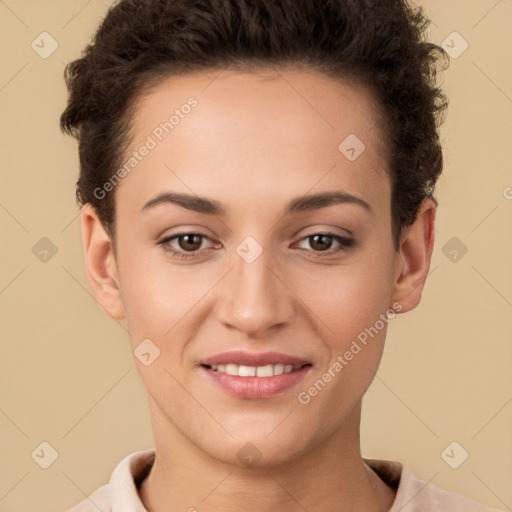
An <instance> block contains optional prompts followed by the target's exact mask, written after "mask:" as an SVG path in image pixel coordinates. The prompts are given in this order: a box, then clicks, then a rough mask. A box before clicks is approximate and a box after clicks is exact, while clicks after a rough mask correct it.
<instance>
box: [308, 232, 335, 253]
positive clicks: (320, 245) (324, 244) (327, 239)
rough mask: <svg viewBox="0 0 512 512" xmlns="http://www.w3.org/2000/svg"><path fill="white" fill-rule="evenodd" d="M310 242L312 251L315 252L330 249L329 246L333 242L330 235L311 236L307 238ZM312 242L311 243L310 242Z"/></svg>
mask: <svg viewBox="0 0 512 512" xmlns="http://www.w3.org/2000/svg"><path fill="white" fill-rule="evenodd" d="M308 239H309V240H310V245H311V247H312V248H313V249H315V250H317V251H325V250H327V249H330V246H331V244H332V241H333V237H332V236H331V235H321V234H319V235H311V236H309V237H308ZM311 240H312V242H311Z"/></svg>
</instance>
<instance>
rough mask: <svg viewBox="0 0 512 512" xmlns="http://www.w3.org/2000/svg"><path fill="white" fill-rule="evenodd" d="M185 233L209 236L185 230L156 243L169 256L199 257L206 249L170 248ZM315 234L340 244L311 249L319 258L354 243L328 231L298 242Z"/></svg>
mask: <svg viewBox="0 0 512 512" xmlns="http://www.w3.org/2000/svg"><path fill="white" fill-rule="evenodd" d="M187 235H196V236H200V237H202V239H208V240H209V237H208V236H206V235H203V234H202V233H194V232H187V233H178V234H176V235H172V236H168V237H166V238H164V239H162V240H160V241H159V242H158V245H161V246H162V248H163V250H164V251H165V252H166V253H168V254H170V255H171V257H178V258H181V259H183V260H188V259H193V258H199V257H201V256H202V253H203V252H204V251H206V250H207V249H202V250H198V251H194V252H188V253H187V252H183V251H177V250H175V249H172V248H171V247H170V246H169V245H168V244H169V242H171V241H172V240H175V239H179V238H182V237H184V236H187ZM317 235H321V236H327V237H330V238H332V239H333V240H335V241H336V242H338V243H339V244H340V245H341V248H339V249H336V250H330V249H328V250H325V251H315V250H312V251H313V252H314V253H315V256H316V257H319V258H322V257H328V256H333V255H334V254H337V253H340V252H343V251H346V250H347V249H349V248H351V247H353V246H354V244H355V241H354V240H353V239H351V238H345V237H343V236H340V235H337V234H335V233H329V232H327V233H326V232H319V233H313V234H311V235H308V236H305V237H303V238H301V240H300V242H302V241H303V240H307V239H310V238H313V237H314V236H317ZM302 250H308V249H302Z"/></svg>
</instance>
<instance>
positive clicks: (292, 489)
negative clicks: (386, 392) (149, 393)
mask: <svg viewBox="0 0 512 512" xmlns="http://www.w3.org/2000/svg"><path fill="white" fill-rule="evenodd" d="M355 409H356V410H355V411H354V413H353V417H351V418H349V420H348V421H347V425H344V427H347V428H344V429H343V430H341V429H340V430H339V431H337V432H334V433H333V435H331V436H330V437H329V438H328V439H326V440H324V441H323V443H322V444H321V445H319V446H316V447H314V448H312V449H311V450H310V451H309V452H307V453H304V454H302V455H300V456H298V457H297V458H295V459H293V460H292V461H289V462H285V463H282V464H276V465H273V466H266V467H258V466H253V467H246V466H240V465H232V464H226V463H224V462H222V461H219V460H217V459H214V458H212V457H210V456H209V455H208V454H205V452H204V451H202V450H200V449H199V448H198V447H197V446H196V445H194V444H192V443H191V442H190V441H189V440H188V439H186V438H185V437H184V436H183V435H182V434H181V433H180V432H179V431H177V430H176V429H175V428H174V426H172V425H171V424H170V423H169V422H168V421H166V420H164V419H163V418H160V420H159V421H153V430H154V438H155V449H156V457H155V462H154V464H153V467H152V469H151V471H150V473H149V475H148V476H147V477H146V478H145V479H144V481H143V482H142V484H141V486H140V489H139V493H140V497H141V500H142V502H143V503H144V506H145V508H146V509H147V510H148V512H175V511H189V512H197V511H200V512H216V511H218V510H223V511H224V512H235V511H239V510H244V511H246V512H260V511H261V510H264V509H268V510H287V511H289V512H295V511H297V512H303V511H304V510H310V511H313V510H318V509H321V510H330V511H336V510H340V511H341V510H343V511H344V512H352V511H354V512H355V511H360V510H365V511H366V512H387V511H388V510H389V509H390V507H391V506H392V503H393V501H394V498H395V492H394V491H393V490H392V489H391V488H390V487H389V486H387V485H386V484H385V483H384V482H383V481H382V480H381V479H380V478H379V476H378V475H377V474H376V473H375V472H374V471H373V470H371V469H370V468H369V467H368V466H367V465H366V464H365V463H364V461H363V459H362V457H361V454H360V443H359V421H360V412H361V410H360V405H359V407H356V408H355ZM153 419H155V417H154V416H153ZM354 427H355V428H354Z"/></svg>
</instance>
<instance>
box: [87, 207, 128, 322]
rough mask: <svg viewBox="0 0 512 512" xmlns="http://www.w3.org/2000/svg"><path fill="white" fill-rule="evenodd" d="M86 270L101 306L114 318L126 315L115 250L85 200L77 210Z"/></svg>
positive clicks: (94, 211)
mask: <svg viewBox="0 0 512 512" xmlns="http://www.w3.org/2000/svg"><path fill="white" fill-rule="evenodd" d="M80 219H81V228H82V244H83V248H84V259H85V270H86V272H87V278H88V280H89V284H90V286H91V288H92V290H93V292H94V295H95V297H96V301H97V302H98V304H99V306H100V307H101V309H102V310H103V311H104V312H105V313H106V314H107V315H109V316H111V317H112V318H114V319H116V320H121V319H123V318H125V314H124V309H123V304H122V301H121V296H120V289H119V276H118V272H117V265H116V261H115V258H114V251H113V248H112V242H111V240H110V237H109V235H108V234H107V232H106V231H105V228H104V227H103V225H102V223H101V221H100V219H99V217H98V214H97V213H96V210H95V209H94V207H93V206H92V205H90V204H86V205H84V206H83V207H82V209H81V213H80Z"/></svg>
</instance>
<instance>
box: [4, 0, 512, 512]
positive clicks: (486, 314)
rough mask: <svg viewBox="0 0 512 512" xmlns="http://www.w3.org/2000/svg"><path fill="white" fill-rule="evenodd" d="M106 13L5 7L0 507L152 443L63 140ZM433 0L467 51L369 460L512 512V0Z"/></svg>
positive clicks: (54, 505) (367, 419)
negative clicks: (429, 257)
mask: <svg viewBox="0 0 512 512" xmlns="http://www.w3.org/2000/svg"><path fill="white" fill-rule="evenodd" d="M107 5H108V2H102V1H100V0H89V1H87V0H80V1H78V0H76V1H75V0H46V1H44V2H41V1H36V0H32V1H29V0H2V1H0V16H1V26H0V38H1V41H0V43H1V48H2V50H1V52H2V69H1V72H0V104H1V109H2V116H1V155H0V159H1V169H2V177H1V189H0V227H1V233H2V237H1V240H2V252H1V255H0V312H1V329H2V340H1V343H2V344H1V351H2V352H1V357H0V375H1V381H0V382H1V398H0V409H1V410H0V432H1V436H0V450H1V452H0V453H1V469H0V475H1V476H0V510H1V511H10V512H17V511H24V512H25V511H33V510H37V511H39V512H50V511H59V510H63V509H65V508H66V507H68V506H70V505H72V504H74V503H76V502H78V501H80V500H82V499H83V498H84V497H85V496H86V495H87V494H89V493H91V492H92V491H93V490H95V489H96V488H97V487H99V486H100V485H102V484H103V483H106V482H107V481H108V479H109V477H110V474H111V472H112V470H113V468H114V467H115V466H116V465H117V463H118V462H119V461H120V460H121V459H122V458H123V457H124V456H126V455H127V454H129V453H131V452H132V451H135V450H138V449H143V448H147V447H150V446H152V434H151V430H150V422H149V416H148V409H147V405H146V401H145V392H144V390H143V388H142V385H141V383H140V382H139V378H138V375H137V373H136V370H135V365H134V362H133V361H132V354H131V352H130V349H129V344H128V340H127V334H126V332H125V330H124V326H123V323H122V322H120V323H116V322H115V321H113V320H111V319H109V318H108V317H106V316H105V315H104V314H103V313H102V312H101V311H100V309H99V308H98V307H97V305H96V304H95V302H94V299H93V297H92V295H91V293H90V291H89V288H88V284H87V280H86V275H85V271H84V265H83V254H82V247H81V240H80V231H79V222H78V217H77V214H78V209H77V206H76V204H75V200H74V184H75V181H76V178H77V172H78V168H77V161H78V159H77V151H76V144H75V142H74V141H73V140H72V139H71V138H68V137H65V136H63V135H61V134H60V132H59V129H58V116H59V115H60V113H61V112H62V110H63V108H64V106H65V100H66V91H65V86H64V82H63V79H62V72H63V69H64V64H65V63H67V62H69V61H70V60H72V59H74V58H76V57H77V56H78V55H79V52H80V49H81V48H82V47H83V46H84V45H85V43H86V42H87V41H88V40H89V37H90V36H91V34H92V33H93V31H94V29H95V27H96V25H97V23H98V22H99V20H100V19H101V16H102V14H103V13H104V11H105V9H106V8H107ZM423 5H425V7H426V8H427V12H428V13H429V14H430V16H431V17H432V20H433V25H432V26H431V29H430V37H431V39H432V40H433V41H435V42H437V43H441V42H442V41H444V40H445V39H446V38H447V36H448V35H449V34H451V33H452V32H453V31H457V32H458V33H459V34H460V35H461V36H462V37H463V38H464V39H465V40H466V41H467V42H468V44H469V47H468V49H467V50H466V51H465V52H464V53H463V54H462V55H460V56H459V57H458V58H456V59H455V58H454V59H452V61H451V67H450V69H449V71H448V72H446V73H445V74H444V78H443V85H444V87H445V89H446V91H447V93H448V95H449V97H450V100H451V104H450V109H449V112H448V116H447V119H446V123H445V125H444V127H443V130H442V139H443V143H444V147H445V160H446V166H445V173H444V176H443V178H442V179H441V181H440V183H439V187H438V194H437V197H438V199H439V201H440V207H439V210H438V224H437V240H436V248H435V252H434V257H433V262H432V267H431V276H430V277H429V280H428V282H427V285H426V288H425V292H424V296H423V301H422V304H421V305H420V307H419V308H418V309H416V310H415V311H413V312H411V313H408V314H406V315H401V316H399V317H398V319H397V320H396V321H394V322H393V323H392V325H391V326H390V330H389V335H388V342H387V347H386V350H385V353H384V358H383V361H382V365H381V368H380V371H379V373H378V376H377V378H376V379H375V381H374V383H373V384H372V386H371V388H370V391H369V393H368V395H367V396H366V399H365V403H366V409H365V411H364V417H363V429H362V439H363V455H364V456H366V457H373V458H390V459H397V460H401V461H403V462H404V463H406V464H407V465H409V467H410V468H411V469H412V470H413V471H414V472H415V473H416V475H417V476H419V477H421V478H423V479H425V480H427V481H431V482H432V483H434V484H436V485H438V486H440V487H443V488H446V489H449V490H453V491H458V492H460V493H463V494H466V495H468V496H471V497H473V498H475V499H478V500H480V501H483V502H487V503H489V504H492V505H495V506H497V507H500V508H502V509H506V510H511V509H512V485H511V481H512V435H511V432H512V372H511V363H512V343H511V335H510V333H511V327H512V315H511V313H512V269H511V261H512V258H511V257H512V236H511V235H512V229H511V228H512V172H511V161H512V151H511V149H510V148H511V144H510V141H511V140H512V115H511V114H512V71H511V66H510V63H511V51H512V50H511V49H512V35H511V32H510V22H511V20H512V2H511V1H510V0H501V1H497V0H431V1H426V2H423ZM43 31H46V32H49V33H50V34H51V36H52V37H53V38H54V39H55V40H56V41H57V42H58V48H57V50H56V51H55V52H54V53H53V54H52V55H50V56H49V57H48V58H46V59H43V58H41V57H40V56H39V55H38V54H37V53H36V52H35V51H34V50H33V49H32V48H31V43H32V41H33V40H36V42H37V41H38V40H40V38H39V39H36V38H37V37H38V36H39V34H40V33H41V32H43ZM452 39H453V38H452ZM452 39H448V41H451V40H452ZM457 41H458V40H454V43H453V46H454V49H453V51H455V50H457V49H460V48H462V47H461V46H460V41H458V42H457ZM48 47H49V46H46V48H48ZM507 187H508V188H507ZM43 237H46V238H48V239H50V240H51V242H52V243H53V244H54V245H55V247H56V248H57V253H56V254H55V255H53V256H52V255H51V253H49V254H48V256H47V259H48V261H46V262H42V261H40V259H38V257H36V255H35V254H34V253H33V252H32V251H33V247H34V246H35V245H36V243H38V241H39V240H40V239H41V238H43ZM453 237H457V238H458V239H459V240H460V243H462V244H464V245H465V246H466V247H467V253H466V254H465V255H464V256H463V257H461V258H460V259H459V260H458V261H457V262H453V261H451V260H450V259H449V257H447V256H446V255H445V254H444V253H443V247H447V248H445V252H446V253H449V251H451V250H452V247H451V246H450V245H448V246H446V244H447V243H448V242H449V241H450V240H451V239H452V238H453ZM43 243H44V242H43ZM452 243H453V242H452ZM35 252H36V253H37V251H35ZM459 254H460V253H459ZM40 256H41V255H40ZM43 441H46V442H48V443H50V445H51V446H53V447H54V449H55V450H56V451H57V452H58V458H57V460H56V461H55V462H54V463H53V464H52V465H51V466H50V467H49V468H48V469H42V468H41V467H40V466H39V465H38V464H37V463H36V462H35V461H34V460H33V458H32V457H31V453H32V452H33V451H34V450H35V449H36V448H37V447H38V446H39V445H40V443H41V442H43ZM453 441H457V442H458V443H459V444H460V445H461V446H462V447H463V448H464V449H465V450H467V452H468V453H469V458H468V459H467V460H466V461H465V462H464V463H463V464H462V465H461V466H460V467H459V468H458V469H452V468H451V467H449V466H448V465H447V463H446V462H445V461H444V460H443V458H442V457H441V453H442V452H443V450H444V449H445V448H446V447H447V446H448V445H449V444H450V443H452V442H453ZM457 450H460V449H457ZM457 450H456V451H455V452H454V457H459V456H460V452H459V451H457ZM39 451H40V449H39ZM46 453H48V451H47V452H46ZM34 457H35V458H36V459H37V457H36V456H34Z"/></svg>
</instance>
